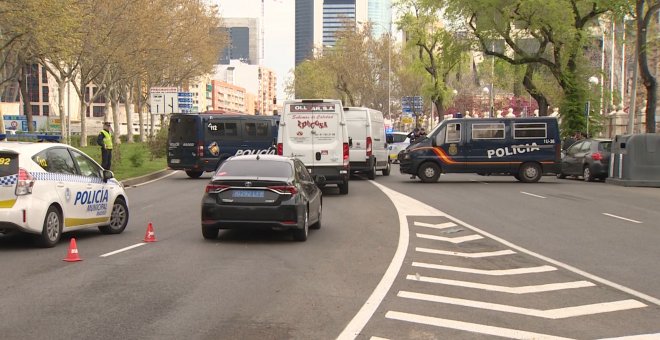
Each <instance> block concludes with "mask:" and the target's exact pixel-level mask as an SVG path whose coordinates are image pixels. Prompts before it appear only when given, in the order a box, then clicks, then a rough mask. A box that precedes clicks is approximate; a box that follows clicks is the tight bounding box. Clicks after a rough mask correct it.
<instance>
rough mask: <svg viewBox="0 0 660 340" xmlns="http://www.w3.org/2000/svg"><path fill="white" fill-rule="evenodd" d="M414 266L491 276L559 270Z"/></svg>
mask: <svg viewBox="0 0 660 340" xmlns="http://www.w3.org/2000/svg"><path fill="white" fill-rule="evenodd" d="M412 266H413V267H420V268H429V269H440V270H449V271H453V272H461V273H470V274H481V275H491V276H504V275H520V274H531V273H542V272H549V271H553V270H557V268H555V267H552V266H539V267H527V268H515V269H491V270H486V269H472V268H463V267H454V266H445V265H441V264H432V263H422V262H413V263H412Z"/></svg>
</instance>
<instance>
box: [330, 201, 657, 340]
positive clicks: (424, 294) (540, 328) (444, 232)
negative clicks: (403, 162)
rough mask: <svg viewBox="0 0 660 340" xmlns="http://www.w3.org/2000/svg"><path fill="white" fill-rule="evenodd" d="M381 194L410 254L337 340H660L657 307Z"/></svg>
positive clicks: (426, 209) (476, 230)
mask: <svg viewBox="0 0 660 340" xmlns="http://www.w3.org/2000/svg"><path fill="white" fill-rule="evenodd" d="M381 190H383V191H384V192H385V193H386V194H389V195H390V197H391V198H393V202H395V206H396V207H397V210H398V213H399V216H400V220H402V228H403V227H405V228H407V232H405V233H402V234H404V235H405V236H406V237H409V238H410V239H409V240H407V241H406V242H400V244H402V243H403V244H407V245H409V247H408V249H406V251H405V256H404V258H403V260H402V261H400V268H399V272H398V273H397V274H396V277H395V278H394V279H393V280H392V282H390V283H389V287H387V288H384V287H383V285H382V283H383V282H381V285H380V289H381V290H382V289H387V292H386V293H382V295H383V298H382V300H381V301H379V302H377V301H374V300H373V299H370V301H369V302H368V303H367V304H368V305H369V308H370V310H371V313H370V314H369V315H368V316H365V315H362V319H363V324H362V325H361V326H356V323H355V322H352V324H353V325H352V328H351V330H350V332H347V331H346V330H345V331H344V332H343V333H342V334H341V335H340V336H339V337H338V339H351V338H358V339H373V340H380V339H414V338H423V339H491V338H506V339H605V338H608V339H660V323H659V322H654V321H658V317H659V315H660V311H659V310H658V308H657V307H658V306H655V305H653V306H649V304H648V301H645V300H644V299H639V298H637V296H631V295H629V294H628V292H627V291H626V290H622V289H615V288H617V287H616V286H613V285H606V284H602V283H601V282H603V281H605V280H604V279H600V280H594V279H593V278H594V277H593V276H584V275H581V273H580V272H577V271H572V270H567V269H566V268H565V266H558V265H557V263H556V261H555V262H552V261H551V262H549V261H547V260H546V259H544V258H541V257H540V256H539V257H537V256H533V253H531V254H530V253H528V252H521V251H520V250H521V249H522V248H520V247H516V246H513V245H511V244H509V243H508V242H502V240H498V239H496V238H494V237H492V235H488V234H485V233H483V232H479V231H480V230H479V229H476V228H474V227H472V226H470V225H467V224H464V223H463V222H461V221H460V220H458V219H455V218H453V217H451V216H448V215H446V214H444V213H442V212H439V211H436V213H435V214H424V215H413V214H406V207H410V206H415V209H416V210H415V212H416V213H418V212H420V211H424V212H425V213H428V212H429V211H432V209H429V208H428V207H423V204H422V203H421V202H419V205H412V204H411V202H410V200H411V199H410V198H409V197H407V196H406V197H404V198H402V200H401V202H403V204H397V199H398V198H399V197H398V196H397V194H398V193H392V192H391V191H390V190H389V189H387V188H384V189H383V188H381ZM420 205H422V207H420ZM403 224H405V226H404V225H403ZM522 250H524V249H522ZM395 257H396V256H395ZM390 274H391V273H390ZM605 282H607V281H605ZM613 287H614V288H613ZM376 303H377V304H378V306H375V304H376ZM367 304H365V306H366V305H367ZM363 309H364V308H363ZM621 320H625V322H621ZM353 321H355V320H353ZM614 323H616V324H617V325H619V324H620V325H619V326H618V327H611V326H612V324H614ZM649 325H652V326H650V327H649ZM611 333H615V334H611Z"/></svg>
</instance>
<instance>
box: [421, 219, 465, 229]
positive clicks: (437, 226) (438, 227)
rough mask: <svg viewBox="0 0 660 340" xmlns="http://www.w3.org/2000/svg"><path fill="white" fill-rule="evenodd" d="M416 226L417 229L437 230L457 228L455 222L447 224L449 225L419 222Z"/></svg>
mask: <svg viewBox="0 0 660 340" xmlns="http://www.w3.org/2000/svg"><path fill="white" fill-rule="evenodd" d="M415 226H417V227H427V228H435V229H447V228H451V227H455V226H456V223H454V222H447V223H439V224H430V223H424V222H417V221H415Z"/></svg>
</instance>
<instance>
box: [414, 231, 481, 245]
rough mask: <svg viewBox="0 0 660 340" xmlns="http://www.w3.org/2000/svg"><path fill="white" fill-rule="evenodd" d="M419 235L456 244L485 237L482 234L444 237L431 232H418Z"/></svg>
mask: <svg viewBox="0 0 660 340" xmlns="http://www.w3.org/2000/svg"><path fill="white" fill-rule="evenodd" d="M416 235H417V237H419V238H425V239H429V240H436V241H443V242H451V243H454V244H458V243H463V242H468V241H474V240H480V239H482V238H484V237H483V236H481V235H476V234H475V235H468V236H462V237H442V236H435V235H429V234H419V233H418V234H416Z"/></svg>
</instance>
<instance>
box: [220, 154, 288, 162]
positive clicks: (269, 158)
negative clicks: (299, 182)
mask: <svg viewBox="0 0 660 340" xmlns="http://www.w3.org/2000/svg"><path fill="white" fill-rule="evenodd" d="M229 160H231V161H246V160H264V161H274V162H286V163H291V162H292V159H291V158H289V157H284V156H279V155H241V156H233V157H230V158H228V159H227V161H229Z"/></svg>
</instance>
